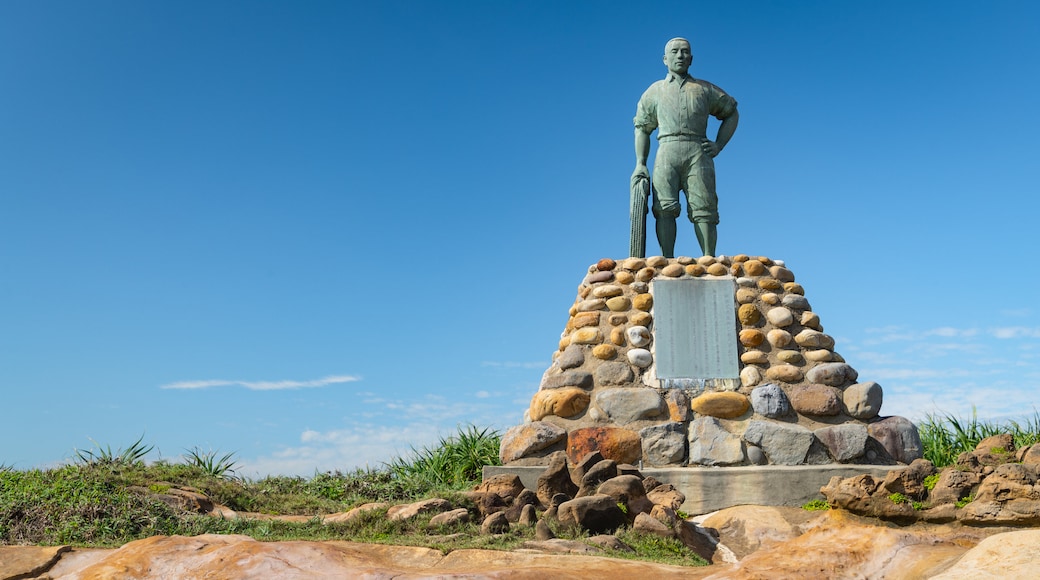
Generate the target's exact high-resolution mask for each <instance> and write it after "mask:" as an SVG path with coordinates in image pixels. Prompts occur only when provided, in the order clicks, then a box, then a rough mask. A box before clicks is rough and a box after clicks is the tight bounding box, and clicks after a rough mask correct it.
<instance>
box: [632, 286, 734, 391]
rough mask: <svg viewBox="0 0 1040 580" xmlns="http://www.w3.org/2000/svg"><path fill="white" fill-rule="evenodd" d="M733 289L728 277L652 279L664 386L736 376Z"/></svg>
mask: <svg viewBox="0 0 1040 580" xmlns="http://www.w3.org/2000/svg"><path fill="white" fill-rule="evenodd" d="M734 290H735V286H734V281H733V279H732V278H721V279H704V278H693V279H686V280H654V282H653V285H652V290H651V292H652V293H653V295H654V350H655V355H654V360H655V362H656V365H657V378H658V379H661V382H662V384H663V385H664V386H669V385H680V384H683V383H686V382H691V383H698V384H704V383H705V382H715V380H718V379H738V378H739V377H740V365H739V363H738V358H737V320H736V315H735V314H734V302H733V293H734ZM726 382H729V381H726Z"/></svg>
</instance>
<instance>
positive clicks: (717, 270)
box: [707, 262, 729, 276]
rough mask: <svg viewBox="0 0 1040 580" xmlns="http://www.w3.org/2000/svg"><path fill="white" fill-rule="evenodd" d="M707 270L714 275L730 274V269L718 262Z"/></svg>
mask: <svg viewBox="0 0 1040 580" xmlns="http://www.w3.org/2000/svg"><path fill="white" fill-rule="evenodd" d="M707 272H708V273H709V274H711V275H712V276H725V275H726V274H729V270H727V269H726V267H725V266H723V265H722V264H720V263H718V262H715V263H714V264H712V265H710V266H708V269H707Z"/></svg>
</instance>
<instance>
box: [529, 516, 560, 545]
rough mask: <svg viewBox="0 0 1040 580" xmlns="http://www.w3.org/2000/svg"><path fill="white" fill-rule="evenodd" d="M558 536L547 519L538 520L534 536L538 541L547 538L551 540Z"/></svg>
mask: <svg viewBox="0 0 1040 580" xmlns="http://www.w3.org/2000/svg"><path fill="white" fill-rule="evenodd" d="M555 537H556V534H554V533H553V531H552V528H550V527H549V524H547V523H546V522H545V520H538V523H536V524H535V525H534V538H535V539H536V540H538V541H541V542H544V541H545V540H551V539H553V538H555Z"/></svg>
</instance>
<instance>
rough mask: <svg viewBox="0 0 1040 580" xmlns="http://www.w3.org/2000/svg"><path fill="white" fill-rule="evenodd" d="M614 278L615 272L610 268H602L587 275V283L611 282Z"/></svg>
mask: <svg viewBox="0 0 1040 580" xmlns="http://www.w3.org/2000/svg"><path fill="white" fill-rule="evenodd" d="M613 279H614V273H613V272H611V271H610V270H600V271H598V272H593V273H591V274H589V275H588V276H586V277H585V282H586V283H587V284H595V283H597V282H609V281H611V280H613Z"/></svg>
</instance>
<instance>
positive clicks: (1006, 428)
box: [917, 406, 1040, 467]
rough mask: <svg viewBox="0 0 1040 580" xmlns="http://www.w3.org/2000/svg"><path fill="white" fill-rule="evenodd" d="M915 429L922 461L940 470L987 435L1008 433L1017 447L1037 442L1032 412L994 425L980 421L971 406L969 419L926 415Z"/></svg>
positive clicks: (1038, 420) (1039, 427)
mask: <svg viewBox="0 0 1040 580" xmlns="http://www.w3.org/2000/svg"><path fill="white" fill-rule="evenodd" d="M917 430H918V432H919V433H920V435H921V443H922V444H923V446H924V458H925V459H927V460H929V461H931V462H932V463H933V464H934V465H935V466H936V467H944V466H947V465H953V464H954V463H955V462H956V461H957V456H958V455H960V454H961V453H964V452H966V451H974V450H975V447H976V446H977V445H978V444H979V442H980V441H982V440H983V439H985V438H986V437H989V436H991V435H999V434H1001V433H1010V434H1011V436H1012V437H1013V438H1014V440H1015V446H1016V447H1018V448H1022V447H1025V446H1027V445H1032V444H1034V443H1037V442H1040V412H1038V411H1036V410H1034V411H1033V416H1032V417H1030V418H1029V419H1027V420H1025V421H1024V422H1022V423H1019V422H1017V421H1005V422H995V421H984V420H980V419H979V418H978V415H977V414H976V410H975V407H974V406H973V407H972V408H971V419H970V420H962V419H959V418H957V417H954V416H953V415H949V414H946V413H940V414H929V415H928V416H926V417H925V419H924V420H923V421H921V423H920V424H919V425H918V426H917ZM1006 452H1007V451H1006V450H1005V453H1006Z"/></svg>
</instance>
